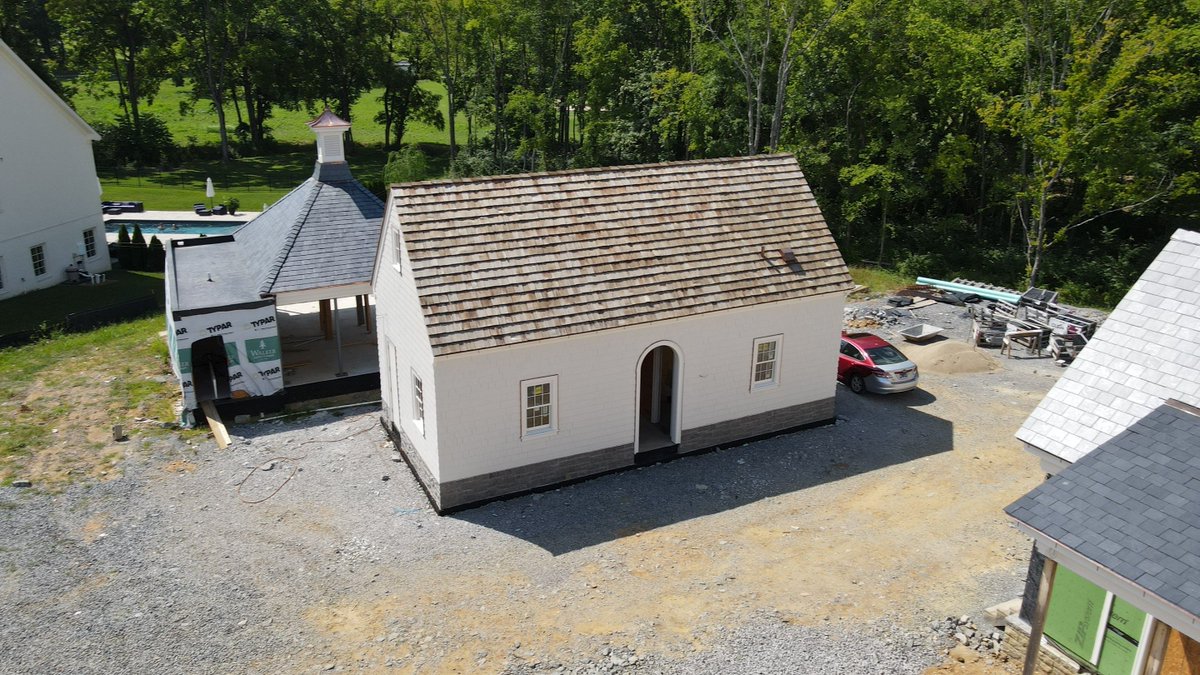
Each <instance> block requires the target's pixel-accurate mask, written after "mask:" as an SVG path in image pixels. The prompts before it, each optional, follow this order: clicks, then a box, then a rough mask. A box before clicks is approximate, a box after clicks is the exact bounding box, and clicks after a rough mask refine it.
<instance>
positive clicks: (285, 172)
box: [98, 144, 387, 211]
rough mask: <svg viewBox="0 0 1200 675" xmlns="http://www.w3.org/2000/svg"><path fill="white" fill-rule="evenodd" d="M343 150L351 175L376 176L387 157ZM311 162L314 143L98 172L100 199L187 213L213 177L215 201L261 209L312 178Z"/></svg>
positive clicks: (377, 152) (360, 149)
mask: <svg viewBox="0 0 1200 675" xmlns="http://www.w3.org/2000/svg"><path fill="white" fill-rule="evenodd" d="M347 154H348V159H349V162H350V166H351V168H352V170H353V171H354V176H355V177H356V178H358V179H359V180H362V181H370V180H379V178H380V176H381V175H382V174H383V165H384V163H385V162H386V161H387V157H386V155H385V154H384V152H383V151H382V150H380V149H379V148H378V147H363V146H355V147H354V148H352V149H351V150H350V151H349V152H348V153H347ZM316 161H317V154H316V146H315V144H314V145H312V146H311V147H309V146H306V147H305V148H304V149H299V148H293V149H292V150H291V151H289V152H285V153H281V154H277V155H270V156H266V157H247V158H244V159H235V160H232V161H231V162H229V163H228V164H225V165H222V164H221V162H220V161H218V160H192V161H189V162H188V163H187V164H186V166H184V167H182V168H179V169H175V170H173V171H161V172H160V171H153V170H148V169H143V170H141V171H140V172H131V171H120V172H114V171H112V170H99V171H98V173H99V175H100V184H101V185H102V186H103V188H104V198H105V199H109V200H117V201H125V200H135V201H141V202H145V203H146V208H147V209H151V210H167V211H181V210H182V211H191V210H192V205H193V204H196V203H199V202H207V201H208V199H207V198H206V197H205V196H204V181H205V179H206V178H212V179H213V187H214V188H215V189H216V195H217V196H216V197H215V202H216V203H224V202H226V201H228V200H229V199H230V198H231V197H236V198H237V199H238V202H239V203H240V204H241V207H240V208H241V209H242V210H244V211H260V210H262V208H263V205H264V204H273V203H274V202H275V201H276V200H278V199H279V198H280V197H282V196H284V195H286V194H287V193H288V192H290V191H291V190H292V189H293V188H295V187H296V186H297V185H299V184H300V183H302V182H304V180H305V179H306V178H308V177H309V176H311V175H312V172H313V164H314V163H315V162H316ZM138 173H140V174H141V175H138Z"/></svg>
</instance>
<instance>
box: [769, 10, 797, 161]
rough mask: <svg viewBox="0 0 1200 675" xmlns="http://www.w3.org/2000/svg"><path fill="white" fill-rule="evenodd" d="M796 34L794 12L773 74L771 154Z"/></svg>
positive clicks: (779, 125) (779, 126)
mask: <svg viewBox="0 0 1200 675" xmlns="http://www.w3.org/2000/svg"><path fill="white" fill-rule="evenodd" d="M795 32H796V12H795V10H794V9H793V10H792V12H791V13H790V14H789V15H788V23H787V34H786V35H785V36H784V38H783V49H782V51H781V52H780V54H779V71H778V72H777V73H776V74H775V109H774V110H772V111H771V139H770V144H771V152H776V151H778V150H779V135H780V133H781V132H782V130H783V109H784V105H785V104H786V103H787V86H788V80H789V79H790V78H791V75H792V58H791V52H792V36H793V35H794V34H795Z"/></svg>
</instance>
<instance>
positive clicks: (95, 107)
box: [71, 81, 467, 158]
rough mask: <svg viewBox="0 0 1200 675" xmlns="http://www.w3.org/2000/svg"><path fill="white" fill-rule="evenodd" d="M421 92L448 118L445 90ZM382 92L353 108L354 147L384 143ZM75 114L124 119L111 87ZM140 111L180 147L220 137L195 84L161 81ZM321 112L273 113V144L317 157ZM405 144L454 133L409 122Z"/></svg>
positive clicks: (229, 115)
mask: <svg viewBox="0 0 1200 675" xmlns="http://www.w3.org/2000/svg"><path fill="white" fill-rule="evenodd" d="M419 86H420V87H421V88H422V89H425V90H427V91H431V92H433V93H435V94H437V95H439V96H441V109H442V117H443V118H446V117H447V116H448V115H449V108H448V106H447V104H446V88H445V87H444V86H442V85H441V84H440V83H437V82H430V81H422V82H421V83H420V85H419ZM381 95H383V90H382V89H372V90H371V91H369V92H367V93H365V94H363V95H362V96H361V97H359V99H358V101H357V102H356V103H355V104H354V105H353V106H351V107H350V121H351V122H352V123H353V125H354V127H353V134H354V142H355V143H362V144H366V145H382V144H383V126H382V125H380V124H379V123H378V122H376V121H375V116H376V115H377V114H379V112H380V111H381V110H382V109H383V105H382V104H381V103H380V102H379V97H380V96H381ZM71 104H72V105H73V106H74V108H75V110H76V112H78V113H79V115H80V116H81V117H83V119H85V120H86V121H87V122H88V123H90V124H96V123H100V122H105V123H111V122H112V121H113V120H114V119H116V118H117V117H118V116H120V115H121V106H120V104H119V103H118V101H117V93H116V85H115V84H112V83H109V84H108V85H107V86H105V87H104V88H103V89H101V90H99V91H93V92H85V91H80V92H79V93H77V94H76V95H75V96H74V97H73V98H72V100H71ZM140 109H141V110H142V111H144V112H148V113H151V114H153V115H155V116H156V117H158V118H160V119H162V120H163V121H164V122H166V123H167V127H168V128H170V130H171V134H172V135H173V136H174V137H175V142H176V143H178V144H179V145H183V146H186V145H217V144H218V143H220V142H221V135H220V132H219V129H218V126H217V116H216V113H215V112H213V106H212V104H211V103H209V102H208V101H204V100H201V101H195V100H193V99H192V95H191V85H190V84H189V83H184V86H182V87H177V86H175V85H174V84H172V83H171V82H170V81H166V82H163V83H162V85H161V86H160V87H159V90H158V94H157V95H156V96H155V97H154V102H153V103H150V104H145V103H144V104H143V105H142V106H141V107H140ZM320 112H321V111H320V109H318V108H313V109H311V110H308V109H300V110H285V109H283V108H275V109H274V110H273V111H272V113H271V118H270V119H269V120H267V125H268V126H269V127H270V128H271V134H272V135H273V136H274V137H275V140H276V141H278V142H280V143H283V144H297V143H304V144H309V145H313V147H314V149H313V153H312V154H313V155H314V158H315V154H316V150H315V145H314V141H313V139H314V136H313V133H312V131H310V130H309V128H308V126H307V122H309V121H310V120H312V119H313V118H315V117H316V116H317V115H319V114H320ZM457 117H458V128H457V129H456V133H457V134H458V142H459V143H460V144H462V143H466V140H467V118H466V115H463V114H459V115H458V116H457ZM225 126H226V129H227V130H228V132H229V133H230V135H231V137H232V134H233V130H234V128H235V127H236V126H237V115H236V113H235V112H234V109H233V105H232V104H227V105H226V116H225ZM404 140H405V142H407V143H440V144H449V142H450V130H449V129H446V130H444V131H438V130H437V129H435V128H434V127H431V126H429V125H428V124H421V123H419V122H410V123H409V124H408V128H407V129H405V134H404Z"/></svg>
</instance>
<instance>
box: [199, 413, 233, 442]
mask: <svg viewBox="0 0 1200 675" xmlns="http://www.w3.org/2000/svg"><path fill="white" fill-rule="evenodd" d="M200 410H201V411H202V412H203V413H204V416H205V417H206V418H208V428H209V429H212V432H213V438H214V439H216V441H217V447H218V448H220V449H222V450H224V449H225V448H228V447H229V444H230V443H232V442H233V441H232V439H230V438H229V432H228V431H227V430H226V429H225V423H224V422H222V421H221V416H220V415H218V414H217V406H215V405H213V402H212V401H201V403H200Z"/></svg>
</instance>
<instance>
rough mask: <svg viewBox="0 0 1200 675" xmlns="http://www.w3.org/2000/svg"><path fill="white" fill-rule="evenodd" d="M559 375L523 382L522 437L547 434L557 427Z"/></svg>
mask: <svg viewBox="0 0 1200 675" xmlns="http://www.w3.org/2000/svg"><path fill="white" fill-rule="evenodd" d="M557 395H558V376H557V375H552V376H550V377H542V378H538V379H536V380H524V381H522V382H521V402H522V403H521V410H522V415H521V437H522V438H524V437H526V436H534V435H537V434H545V433H550V432H552V431H554V430H555V429H556V427H557V422H558V419H557V415H558V411H557V410H556V408H557V407H558V406H557V400H556V397H557Z"/></svg>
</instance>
